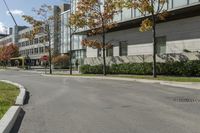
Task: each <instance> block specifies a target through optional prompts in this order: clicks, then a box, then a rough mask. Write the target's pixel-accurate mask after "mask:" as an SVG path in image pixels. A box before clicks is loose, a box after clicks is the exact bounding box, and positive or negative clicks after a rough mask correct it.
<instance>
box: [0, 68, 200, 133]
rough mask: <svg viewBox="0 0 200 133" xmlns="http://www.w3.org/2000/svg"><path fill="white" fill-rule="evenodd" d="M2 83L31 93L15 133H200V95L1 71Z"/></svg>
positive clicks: (198, 92)
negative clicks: (23, 88)
mask: <svg viewBox="0 0 200 133" xmlns="http://www.w3.org/2000/svg"><path fill="white" fill-rule="evenodd" d="M0 79H7V80H11V81H15V82H18V83H20V84H22V85H24V86H25V87H26V88H27V90H28V91H29V92H30V100H29V103H28V104H27V105H25V106H24V107H23V109H24V111H25V115H24V118H23V120H22V123H21V126H20V128H19V130H15V131H14V130H13V132H20V133H199V131H200V126H199V123H200V111H199V110H200V103H199V101H198V99H200V90H193V89H184V88H175V87H169V86H162V85H159V84H146V83H137V82H132V81H114V80H103V79H83V78H78V77H77V78H70V77H65V78H64V77H43V76H40V75H39V74H34V73H26V72H23V73H20V72H16V71H1V72H0ZM185 99H186V100H185ZM187 99H189V100H187ZM190 99H194V100H190ZM195 99H196V100H195Z"/></svg>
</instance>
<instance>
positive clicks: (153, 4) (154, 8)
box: [125, 0, 168, 78]
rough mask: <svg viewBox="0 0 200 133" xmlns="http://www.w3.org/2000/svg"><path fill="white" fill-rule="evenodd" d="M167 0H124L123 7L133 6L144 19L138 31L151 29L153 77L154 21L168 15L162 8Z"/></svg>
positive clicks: (154, 74) (154, 51) (163, 18)
mask: <svg viewBox="0 0 200 133" xmlns="http://www.w3.org/2000/svg"><path fill="white" fill-rule="evenodd" d="M166 3H167V0H126V4H125V7H127V8H134V9H136V10H138V11H139V12H140V13H141V16H143V17H144V20H143V21H142V23H141V26H140V31H141V32H145V31H149V30H151V29H152V41H153V77H154V78H156V77H157V74H156V53H157V52H156V24H157V23H156V22H157V21H158V20H165V18H166V17H167V16H168V12H167V10H165V9H164V6H165V4H166Z"/></svg>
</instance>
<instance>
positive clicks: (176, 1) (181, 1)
mask: <svg viewBox="0 0 200 133" xmlns="http://www.w3.org/2000/svg"><path fill="white" fill-rule="evenodd" d="M187 2H188V0H173V7H179V6H185V5H187Z"/></svg>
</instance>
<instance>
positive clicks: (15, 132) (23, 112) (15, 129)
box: [10, 91, 30, 133]
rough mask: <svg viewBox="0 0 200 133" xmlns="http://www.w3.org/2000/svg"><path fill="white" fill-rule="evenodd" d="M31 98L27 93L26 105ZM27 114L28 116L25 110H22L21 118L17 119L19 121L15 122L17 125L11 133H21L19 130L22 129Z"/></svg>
mask: <svg viewBox="0 0 200 133" xmlns="http://www.w3.org/2000/svg"><path fill="white" fill-rule="evenodd" d="M29 98H30V92H28V91H26V98H25V100H24V105H26V104H28V102H29ZM25 114H26V112H25V111H24V110H23V109H21V111H20V113H19V116H18V117H17V120H16V121H15V124H14V126H13V128H12V130H11V132H10V133H18V132H19V129H20V126H21V123H22V121H23V119H24V116H25Z"/></svg>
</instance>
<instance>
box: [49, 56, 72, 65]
mask: <svg viewBox="0 0 200 133" xmlns="http://www.w3.org/2000/svg"><path fill="white" fill-rule="evenodd" d="M68 61H69V56H68V55H57V56H55V57H53V59H52V63H53V64H54V65H59V66H64V65H65V64H67V62H68Z"/></svg>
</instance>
